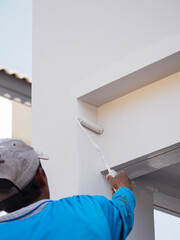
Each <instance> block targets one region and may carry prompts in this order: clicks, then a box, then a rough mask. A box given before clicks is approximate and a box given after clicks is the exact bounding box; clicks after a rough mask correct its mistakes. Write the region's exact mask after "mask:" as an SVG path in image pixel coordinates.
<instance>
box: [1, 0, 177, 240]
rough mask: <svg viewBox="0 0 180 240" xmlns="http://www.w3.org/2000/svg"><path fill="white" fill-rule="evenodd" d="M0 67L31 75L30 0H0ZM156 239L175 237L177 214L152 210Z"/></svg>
mask: <svg viewBox="0 0 180 240" xmlns="http://www.w3.org/2000/svg"><path fill="white" fill-rule="evenodd" d="M0 27H1V35H0V67H5V68H7V69H8V70H11V71H15V72H18V73H19V74H20V75H23V76H27V77H29V78H30V79H31V78H32V0H0ZM154 216H155V236H156V238H155V239H156V240H169V239H173V240H179V239H180V218H177V217H174V216H170V215H168V214H164V213H161V212H159V211H154Z"/></svg>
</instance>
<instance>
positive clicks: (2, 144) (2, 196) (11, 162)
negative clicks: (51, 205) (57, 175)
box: [0, 139, 49, 212]
mask: <svg viewBox="0 0 180 240" xmlns="http://www.w3.org/2000/svg"><path fill="white" fill-rule="evenodd" d="M40 159H47V158H45V157H44V156H42V155H41V156H39V155H38V153H37V152H35V151H34V149H33V148H32V147H30V146H28V145H27V144H25V143H24V142H23V141H21V140H17V139H0V210H4V211H7V212H11V211H14V210H17V209H19V208H21V207H24V206H27V205H29V204H31V203H33V202H35V201H38V200H40V199H44V198H49V188H48V183H47V178H46V175H45V172H44V170H43V169H42V167H41V164H40Z"/></svg>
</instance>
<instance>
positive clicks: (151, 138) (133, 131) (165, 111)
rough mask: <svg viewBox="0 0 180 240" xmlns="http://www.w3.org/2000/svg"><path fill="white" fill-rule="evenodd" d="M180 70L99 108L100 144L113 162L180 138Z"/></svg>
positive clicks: (112, 164)
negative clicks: (101, 128) (101, 131)
mask: <svg viewBox="0 0 180 240" xmlns="http://www.w3.org/2000/svg"><path fill="white" fill-rule="evenodd" d="M179 93H180V72H179V73H176V74H174V75H171V76H169V77H167V78H164V79H161V80H160V81H158V82H155V83H153V84H151V85H148V86H146V87H144V88H141V89H139V90H137V91H134V92H132V93H130V94H128V95H126V96H124V97H121V98H119V99H117V100H115V101H113V102H110V103H108V104H105V105H104V106H102V107H100V108H99V109H98V117H99V123H101V125H102V126H103V127H104V129H105V131H104V133H103V134H102V136H101V137H100V145H101V147H102V149H103V151H104V154H105V156H107V158H108V159H110V160H111V162H110V164H111V166H115V165H119V164H121V163H124V162H127V161H130V160H132V159H135V158H137V157H140V156H143V155H146V154H148V153H151V152H154V151H156V150H159V149H162V148H164V147H167V146H169V145H172V144H175V143H177V142H179V141H180V129H179V122H180V108H179V103H180V94H179Z"/></svg>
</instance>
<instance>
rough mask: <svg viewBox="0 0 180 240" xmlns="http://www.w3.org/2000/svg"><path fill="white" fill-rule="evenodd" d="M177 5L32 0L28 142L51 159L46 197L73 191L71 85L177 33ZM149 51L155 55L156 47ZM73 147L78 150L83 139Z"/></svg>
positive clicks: (75, 188) (75, 159) (74, 162)
mask: <svg viewBox="0 0 180 240" xmlns="http://www.w3.org/2000/svg"><path fill="white" fill-rule="evenodd" d="M179 4H180V3H179V1H178V0H173V1H170V0H168V1H166V2H165V3H164V1H162V0H161V1H155V0H154V1H149V2H148V3H147V2H144V1H142V0H139V1H134V2H129V1H125V2H122V1H115V2H113V4H112V2H111V1H108V0H107V1H98V2H97V1H89V2H84V1H76V2H74V1H72V0H69V1H56V0H53V1H48V0H46V1H42V0H38V1H34V7H33V9H34V17H33V22H34V25H33V130H32V131H33V145H35V146H36V147H37V148H38V149H44V150H45V151H47V153H48V154H49V155H50V157H51V161H52V163H51V164H47V163H46V165H48V167H47V168H48V169H47V171H48V174H49V176H50V179H51V180H50V185H51V189H52V196H54V197H59V193H60V196H66V195H69V194H74V193H77V192H78V176H79V174H78V167H77V165H78V161H79V160H78V159H79V156H78V154H77V153H78V151H77V138H76V128H77V126H76V123H75V117H76V112H77V109H76V104H75V95H76V89H77V87H78V86H79V85H80V84H81V83H82V82H83V81H84V80H85V79H86V78H88V77H89V76H90V75H92V74H94V73H96V72H97V71H99V70H100V69H102V68H106V67H107V66H109V65H111V64H112V63H115V62H117V61H121V60H122V59H124V58H125V57H127V56H128V55H130V54H132V53H134V52H135V55H136V54H137V55H138V52H140V51H141V49H142V48H144V47H146V46H149V45H150V46H151V47H152V49H153V46H155V45H156V44H157V43H158V44H159V45H161V42H163V41H164V39H169V38H172V37H174V36H178V35H179V29H180V27H179V12H178V9H179V8H178V6H179ZM42 5H43V8H42ZM167 15H168V16H169V17H168V18H167ZM171 45H173V44H168V45H167V48H169V46H171ZM174 45H175V44H174ZM165 46H166V45H165ZM155 51H156V52H157V54H159V55H161V51H160V49H159V50H157V49H155ZM147 57H148V55H147ZM137 60H138V59H137ZM86 87H87V86H86ZM78 145H81V147H82V149H83V148H84V144H83V143H81V142H80V143H78ZM78 147H79V146H78ZM125 149H128V146H126V147H125ZM148 150H150V148H149V149H148ZM125 151H126V152H127V150H125ZM125 151H124V153H125ZM89 153H90V151H88V154H89ZM135 154H140V152H137V153H135ZM129 158H131V156H126V157H125V158H124V159H126V160H128V159H129ZM112 159H114V158H112ZM112 159H111V160H110V161H114V160H112ZM67 173H68V174H69V175H70V176H71V178H69V177H68V178H67ZM57 179H58V182H59V183H58V186H57V184H55V183H56V182H57ZM64 179H66V184H64ZM55 185H56V186H55Z"/></svg>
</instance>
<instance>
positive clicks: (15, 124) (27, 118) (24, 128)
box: [12, 101, 31, 145]
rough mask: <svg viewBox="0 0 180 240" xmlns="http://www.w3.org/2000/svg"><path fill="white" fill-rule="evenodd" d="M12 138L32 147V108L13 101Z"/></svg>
mask: <svg viewBox="0 0 180 240" xmlns="http://www.w3.org/2000/svg"><path fill="white" fill-rule="evenodd" d="M12 137H13V138H19V139H22V140H23V141H25V142H26V143H27V144H29V145H31V107H30V106H26V105H24V104H22V103H18V102H15V101H12Z"/></svg>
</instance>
